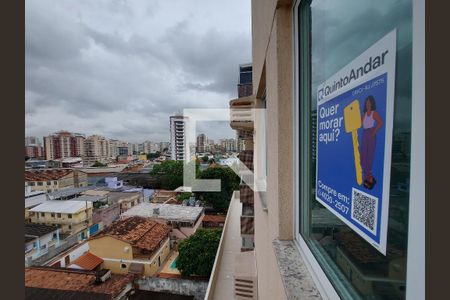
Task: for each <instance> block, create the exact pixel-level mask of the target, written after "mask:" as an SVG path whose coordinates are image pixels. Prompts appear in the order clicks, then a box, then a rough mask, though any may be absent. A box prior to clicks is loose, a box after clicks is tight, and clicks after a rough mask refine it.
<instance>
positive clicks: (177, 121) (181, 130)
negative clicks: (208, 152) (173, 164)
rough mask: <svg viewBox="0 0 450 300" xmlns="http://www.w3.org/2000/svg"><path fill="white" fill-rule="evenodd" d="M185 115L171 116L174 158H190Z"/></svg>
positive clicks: (172, 155) (171, 146)
mask: <svg viewBox="0 0 450 300" xmlns="http://www.w3.org/2000/svg"><path fill="white" fill-rule="evenodd" d="M187 120H188V118H187V117H184V116H179V115H175V116H170V152H171V159H173V160H188V159H189V158H190V154H189V152H190V149H189V147H185V144H186V132H185V131H186V122H187Z"/></svg>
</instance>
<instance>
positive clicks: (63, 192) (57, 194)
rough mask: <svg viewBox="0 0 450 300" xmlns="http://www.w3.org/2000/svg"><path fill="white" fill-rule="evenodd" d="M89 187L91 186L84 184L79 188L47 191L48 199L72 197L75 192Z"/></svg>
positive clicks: (77, 192)
mask: <svg viewBox="0 0 450 300" xmlns="http://www.w3.org/2000/svg"><path fill="white" fill-rule="evenodd" d="M89 189H92V187H89V186H84V187H79V188H69V189H63V190H59V191H56V192H52V193H49V194H48V196H49V197H50V199H59V198H65V197H72V196H75V195H77V194H80V193H82V192H84V191H87V190H89Z"/></svg>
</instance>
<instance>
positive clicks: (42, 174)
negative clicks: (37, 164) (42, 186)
mask: <svg viewBox="0 0 450 300" xmlns="http://www.w3.org/2000/svg"><path fill="white" fill-rule="evenodd" d="M71 172H73V171H72V170H68V169H51V170H26V171H25V181H48V180H58V179H60V178H62V177H64V176H66V175H68V174H70V173H71Z"/></svg>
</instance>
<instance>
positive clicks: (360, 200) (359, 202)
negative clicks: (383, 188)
mask: <svg viewBox="0 0 450 300" xmlns="http://www.w3.org/2000/svg"><path fill="white" fill-rule="evenodd" d="M377 207H378V198H377V197H374V196H372V195H369V194H367V193H364V192H363V191H360V190H357V189H355V188H353V189H352V210H351V213H352V219H353V220H355V221H356V222H358V223H359V224H361V225H362V226H363V227H364V228H366V229H367V230H369V231H370V232H372V233H373V234H376V232H375V230H376V228H377Z"/></svg>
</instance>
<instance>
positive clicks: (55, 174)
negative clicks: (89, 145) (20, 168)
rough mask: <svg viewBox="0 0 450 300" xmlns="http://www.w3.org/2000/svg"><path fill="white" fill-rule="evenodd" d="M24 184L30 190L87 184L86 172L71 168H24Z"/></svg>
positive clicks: (57, 189)
mask: <svg viewBox="0 0 450 300" xmlns="http://www.w3.org/2000/svg"><path fill="white" fill-rule="evenodd" d="M25 185H26V186H29V187H31V190H32V191H44V192H48V193H51V192H54V191H59V190H61V189H66V188H77V187H83V186H87V185H88V183H87V174H86V173H84V172H81V171H79V170H72V169H45V170H25Z"/></svg>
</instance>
